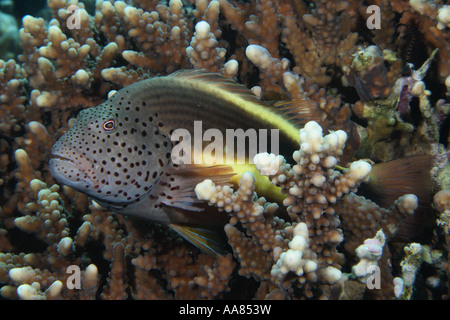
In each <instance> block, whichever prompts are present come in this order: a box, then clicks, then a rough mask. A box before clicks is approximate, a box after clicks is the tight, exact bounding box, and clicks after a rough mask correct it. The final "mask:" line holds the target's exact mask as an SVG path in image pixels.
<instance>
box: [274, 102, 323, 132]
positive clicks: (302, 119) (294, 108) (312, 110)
mask: <svg viewBox="0 0 450 320" xmlns="http://www.w3.org/2000/svg"><path fill="white" fill-rule="evenodd" d="M272 107H273V108H274V109H275V111H276V112H278V113H280V114H282V115H283V116H284V117H285V118H286V119H287V120H289V121H291V122H292V123H295V124H296V125H297V126H299V127H303V126H304V125H305V124H306V123H307V122H309V121H316V122H317V123H319V124H322V123H323V122H324V121H325V119H326V118H327V114H326V113H325V112H323V111H322V110H320V108H319V107H318V106H317V103H316V102H314V101H313V100H310V99H294V100H289V101H278V102H275V103H273V104H272Z"/></svg>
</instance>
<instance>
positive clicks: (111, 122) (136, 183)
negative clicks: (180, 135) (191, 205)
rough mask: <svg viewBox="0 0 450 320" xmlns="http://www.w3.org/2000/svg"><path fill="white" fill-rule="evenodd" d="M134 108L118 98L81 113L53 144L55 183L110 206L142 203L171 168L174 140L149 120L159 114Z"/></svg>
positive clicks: (122, 97) (51, 162)
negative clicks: (169, 167)
mask: <svg viewBox="0 0 450 320" xmlns="http://www.w3.org/2000/svg"><path fill="white" fill-rule="evenodd" d="M116 95H118V93H116V94H115V96H116ZM113 97H114V96H113ZM119 103H120V104H119ZM135 105H136V103H132V102H131V101H128V100H127V99H126V98H125V97H124V95H118V96H117V97H115V98H114V99H110V100H108V101H106V102H105V103H103V104H101V105H99V106H97V107H94V108H89V109H85V110H82V111H81V112H80V113H79V114H78V116H77V121H76V123H75V125H74V126H73V127H72V128H71V129H69V131H67V133H66V134H64V135H63V136H62V137H61V138H60V139H59V140H58V141H57V142H56V143H55V145H54V146H53V149H52V154H53V155H54V156H56V157H55V158H54V159H52V160H51V161H50V170H51V172H52V174H53V176H54V177H55V179H56V180H58V181H59V182H61V183H63V184H66V185H68V186H70V187H72V188H74V189H76V190H78V191H81V192H84V193H86V194H88V195H90V196H92V197H94V198H95V199H98V200H101V201H102V202H103V203H106V204H108V203H111V204H118V203H120V204H123V203H129V202H134V201H138V200H139V199H140V198H141V197H142V196H143V195H145V194H147V193H149V192H150V191H151V190H152V187H153V185H154V184H155V183H156V182H157V181H158V179H159V177H160V176H161V175H162V174H163V172H164V170H166V166H167V164H168V163H169V160H170V159H169V158H170V157H167V154H170V151H171V142H170V139H169V137H167V136H165V135H164V134H162V133H161V132H160V131H159V130H160V126H159V125H158V123H154V122H155V121H150V118H151V117H153V118H155V114H150V113H147V114H145V115H143V114H140V113H141V110H140V109H139V108H136V106H135ZM159 124H160V123H159ZM155 132H157V133H155Z"/></svg>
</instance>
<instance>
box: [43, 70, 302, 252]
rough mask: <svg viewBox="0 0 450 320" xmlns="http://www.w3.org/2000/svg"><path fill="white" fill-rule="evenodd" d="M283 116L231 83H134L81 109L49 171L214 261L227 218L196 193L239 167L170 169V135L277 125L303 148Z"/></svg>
mask: <svg viewBox="0 0 450 320" xmlns="http://www.w3.org/2000/svg"><path fill="white" fill-rule="evenodd" d="M286 115H287V114H285V115H281V114H280V113H277V112H275V111H274V110H273V108H272V107H270V106H268V105H266V104H265V103H263V102H262V101H261V100H259V99H258V98H257V97H256V96H255V95H254V94H253V93H252V92H251V91H250V90H248V89H247V88H246V87H245V86H243V85H240V84H237V83H235V82H234V81H232V80H230V79H227V78H225V77H222V76H220V75H218V74H215V73H208V72H204V71H199V70H182V71H178V72H175V73H173V74H171V75H169V76H166V77H155V78H151V79H148V80H143V81H140V82H137V83H134V84H132V85H130V86H128V87H125V88H123V89H121V90H119V91H118V92H116V93H115V94H114V95H112V96H111V97H110V98H109V99H108V100H107V101H105V102H104V103H102V104H100V105H99V106H97V107H93V108H88V109H84V110H82V111H81V112H80V113H79V114H78V116H77V119H76V122H75V124H74V126H73V127H72V128H70V129H69V130H68V131H67V132H66V133H65V134H64V135H63V136H62V137H61V138H60V139H59V140H58V141H57V142H56V143H55V145H54V146H53V148H52V155H53V156H54V158H53V159H51V160H50V163H49V165H50V171H51V173H52V175H53V176H54V177H55V179H56V180H57V181H58V182H60V183H62V184H65V185H67V186H70V187H72V188H74V189H76V190H78V191H80V192H83V193H85V194H87V195H88V196H91V197H92V198H94V199H95V200H96V201H97V202H98V203H100V204H101V205H102V206H104V207H106V208H109V209H111V210H112V211H114V212H117V213H119V214H126V215H131V216H135V217H139V218H143V219H145V220H149V221H153V222H157V223H161V224H165V225H169V226H170V227H171V228H172V229H174V230H175V231H177V232H178V233H179V234H180V235H182V236H183V237H184V238H186V239H187V240H189V241H190V242H192V243H193V244H195V245H196V246H198V247H200V248H201V249H203V250H204V251H205V252H207V253H209V254H211V255H213V256H214V255H215V254H216V253H217V251H218V250H219V249H218V245H217V244H216V243H215V241H214V239H215V238H214V236H213V233H212V232H210V227H211V226H214V225H216V224H221V223H223V217H222V219H220V218H217V217H216V216H214V215H213V214H210V213H206V212H204V210H203V209H202V208H201V206H198V205H197V202H198V201H197V200H196V197H195V194H194V188H195V185H196V184H197V183H199V182H201V181H203V180H204V179H207V178H209V179H212V180H213V181H215V182H216V183H222V184H224V183H226V182H228V181H230V179H233V178H234V179H238V177H233V178H232V176H233V175H235V174H236V173H239V172H237V171H239V169H237V170H234V169H233V168H232V167H229V166H226V165H210V166H206V165H189V166H183V165H181V166H180V165H175V164H173V163H172V161H171V151H172V148H173V145H174V144H173V143H172V141H171V133H172V132H173V131H174V130H175V129H178V128H184V129H187V130H189V131H192V130H193V123H194V121H198V120H200V121H202V123H203V129H204V130H207V129H208V128H217V129H219V130H221V131H222V132H225V130H226V129H234V128H241V129H243V130H246V129H248V128H255V129H259V128H265V129H271V128H278V129H279V130H280V134H279V140H280V144H281V148H285V147H286V146H287V148H288V149H290V151H289V152H288V154H292V151H294V150H295V148H298V126H297V125H294V123H293V122H292V121H290V120H288V116H286ZM283 144H284V146H283ZM247 169H248V167H245V166H244V169H242V170H243V171H247ZM236 176H239V174H237V175H236ZM268 184H269V185H271V184H270V183H268ZM222 216H225V215H224V214H223V215H222ZM219 220H222V222H220V223H218V221H219ZM222 226H223V224H222Z"/></svg>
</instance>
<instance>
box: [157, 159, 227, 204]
mask: <svg viewBox="0 0 450 320" xmlns="http://www.w3.org/2000/svg"><path fill="white" fill-rule="evenodd" d="M233 175H235V173H234V171H233V169H232V168H231V167H230V166H224V165H214V166H204V165H183V166H181V167H178V168H172V169H169V170H168V171H167V174H166V175H165V176H164V177H163V178H161V181H160V183H159V186H158V187H159V189H158V196H159V197H160V199H161V200H160V201H161V203H163V204H165V205H167V206H170V207H176V208H180V209H183V210H190V211H202V210H203V209H202V208H199V207H198V206H196V204H199V203H201V201H200V200H198V199H197V196H196V195H195V191H194V190H195V186H196V185H197V184H199V183H200V182H202V181H203V180H205V179H211V180H212V181H213V182H214V183H215V184H221V185H224V184H227V183H229V181H230V178H231V177H232V176H233Z"/></svg>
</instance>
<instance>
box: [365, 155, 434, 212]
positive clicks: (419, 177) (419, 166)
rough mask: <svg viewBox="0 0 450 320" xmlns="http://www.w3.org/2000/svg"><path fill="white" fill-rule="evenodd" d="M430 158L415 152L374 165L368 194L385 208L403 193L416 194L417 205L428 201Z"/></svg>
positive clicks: (429, 193)
mask: <svg viewBox="0 0 450 320" xmlns="http://www.w3.org/2000/svg"><path fill="white" fill-rule="evenodd" d="M431 160H432V159H431V156H430V155H416V156H410V157H405V158H400V159H396V160H392V161H387V162H384V163H379V164H376V165H374V166H373V167H372V171H371V172H370V175H369V182H368V188H366V189H368V190H367V192H368V194H367V197H368V198H370V199H372V200H373V201H375V202H376V203H378V205H380V206H382V207H385V208H388V207H389V206H391V205H392V204H393V203H394V201H395V200H397V199H398V198H399V197H401V196H403V195H405V194H414V195H416V196H417V198H418V199H419V206H420V205H421V204H426V203H429V198H430V195H431V177H430V170H431V164H432V161H431Z"/></svg>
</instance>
